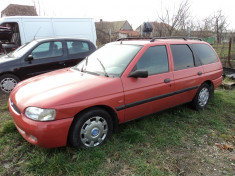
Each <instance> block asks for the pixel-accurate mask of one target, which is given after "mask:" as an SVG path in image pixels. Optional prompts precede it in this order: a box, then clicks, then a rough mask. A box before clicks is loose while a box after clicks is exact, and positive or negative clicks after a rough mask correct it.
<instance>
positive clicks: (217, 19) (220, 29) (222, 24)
mask: <svg viewBox="0 0 235 176" xmlns="http://www.w3.org/2000/svg"><path fill="white" fill-rule="evenodd" d="M212 19H213V23H214V31H215V33H216V39H217V42H218V43H221V40H222V35H223V33H224V32H226V31H227V27H228V24H227V18H226V17H225V16H224V15H223V13H222V10H218V11H217V12H216V13H215V15H214V16H213V17H212Z"/></svg>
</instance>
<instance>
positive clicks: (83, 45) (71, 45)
mask: <svg viewBox="0 0 235 176" xmlns="http://www.w3.org/2000/svg"><path fill="white" fill-rule="evenodd" d="M66 45H67V48H68V53H69V54H79V53H84V52H87V51H89V44H88V43H87V42H84V41H66Z"/></svg>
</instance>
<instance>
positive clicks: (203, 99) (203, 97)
mask: <svg viewBox="0 0 235 176" xmlns="http://www.w3.org/2000/svg"><path fill="white" fill-rule="evenodd" d="M208 99H209V90H208V89H207V88H203V89H202V90H201V91H200V93H199V97H198V103H199V105H200V106H202V107H203V106H205V105H206V104H207V102H208Z"/></svg>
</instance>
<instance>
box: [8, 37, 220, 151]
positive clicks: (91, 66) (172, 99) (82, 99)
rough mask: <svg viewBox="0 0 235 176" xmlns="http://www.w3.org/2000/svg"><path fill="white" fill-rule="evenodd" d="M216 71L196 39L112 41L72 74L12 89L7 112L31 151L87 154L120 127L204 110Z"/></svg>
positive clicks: (217, 76) (208, 51)
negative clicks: (183, 108) (83, 150)
mask: <svg viewBox="0 0 235 176" xmlns="http://www.w3.org/2000/svg"><path fill="white" fill-rule="evenodd" d="M222 71H223V70H222V65H221V62H220V60H219V58H218V56H217V54H216V53H215V51H214V50H213V48H212V47H211V46H210V45H209V44H208V43H206V42H203V41H200V40H189V39H186V38H182V39H169V38H162V39H161V38H153V39H152V40H128V39H126V40H120V41H116V42H112V43H109V44H107V45H105V46H103V47H102V48H100V49H99V50H97V51H95V52H94V53H93V54H91V55H90V56H89V57H87V58H86V59H84V60H83V61H82V62H80V63H79V64H78V65H76V66H75V67H71V68H66V69H62V70H57V71H53V72H50V73H46V74H43V75H39V76H36V77H33V78H30V79H27V80H25V81H22V82H20V83H19V84H18V85H17V86H16V87H15V88H14V89H13V91H12V92H11V94H10V97H9V111H10V112H11V114H12V116H13V119H14V122H15V126H16V128H17V129H18V131H19V133H20V134H21V135H22V136H23V137H24V138H25V139H26V140H27V141H28V142H30V143H32V144H34V145H37V146H41V147H45V148H53V147H59V146H65V145H67V143H70V144H71V145H72V146H74V147H79V146H85V147H95V146H98V145H101V144H103V143H104V142H105V141H106V140H107V139H108V138H109V137H110V136H111V135H112V132H113V130H114V129H115V128H116V127H117V125H118V124H121V123H123V122H127V121H130V120H134V119H137V118H140V117H143V116H146V115H149V114H153V113H155V112H158V111H162V110H164V109H168V108H170V107H174V106H177V105H180V104H184V103H188V102H191V104H192V105H193V107H194V108H195V109H197V110H200V109H204V108H205V106H206V105H207V103H208V101H209V99H210V98H211V97H212V96H213V93H214V89H216V88H217V87H218V86H219V85H220V84H221V82H222Z"/></svg>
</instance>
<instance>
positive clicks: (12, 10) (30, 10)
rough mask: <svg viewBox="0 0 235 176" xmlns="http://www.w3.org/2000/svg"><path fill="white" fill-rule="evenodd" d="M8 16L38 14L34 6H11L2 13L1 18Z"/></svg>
mask: <svg viewBox="0 0 235 176" xmlns="http://www.w3.org/2000/svg"><path fill="white" fill-rule="evenodd" d="M6 16H37V12H36V9H35V7H34V6H27V5H18V4H10V5H8V6H7V7H6V8H5V9H4V10H3V11H2V12H1V17H6Z"/></svg>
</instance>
